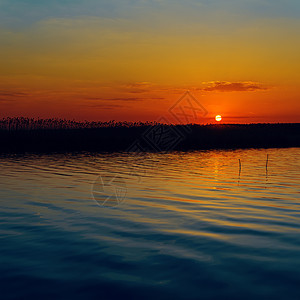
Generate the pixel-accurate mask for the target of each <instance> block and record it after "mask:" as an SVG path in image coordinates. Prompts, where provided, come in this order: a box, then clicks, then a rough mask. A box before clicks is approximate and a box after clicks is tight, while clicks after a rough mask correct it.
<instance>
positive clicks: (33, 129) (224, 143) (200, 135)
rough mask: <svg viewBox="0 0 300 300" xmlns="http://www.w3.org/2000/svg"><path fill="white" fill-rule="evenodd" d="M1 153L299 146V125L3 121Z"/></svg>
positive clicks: (12, 119)
mask: <svg viewBox="0 0 300 300" xmlns="http://www.w3.org/2000/svg"><path fill="white" fill-rule="evenodd" d="M0 141H1V142H0V153H24V152H35V153H51V152H80V151H91V152H112V151H130V150H132V151H134V149H137V148H136V147H131V146H132V145H134V144H136V145H138V149H140V150H142V151H171V150H180V151H187V150H198V149H199V150H200V149H234V148H273V147H299V146H300V123H290V124H288V123H277V124H264V123H261V124H208V125H198V124H189V125H166V124H159V123H156V122H146V123H143V122H116V121H114V120H113V121H109V122H88V121H84V122H77V121H74V120H65V119H34V118H24V117H19V118H4V119H2V120H0Z"/></svg>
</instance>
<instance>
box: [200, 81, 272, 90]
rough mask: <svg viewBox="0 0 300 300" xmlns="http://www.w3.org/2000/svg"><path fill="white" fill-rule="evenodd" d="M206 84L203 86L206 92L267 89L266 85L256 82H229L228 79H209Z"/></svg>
mask: <svg viewBox="0 0 300 300" xmlns="http://www.w3.org/2000/svg"><path fill="white" fill-rule="evenodd" d="M204 84H207V85H208V86H207V87H205V88H203V89H202V90H203V91H206V92H253V91H259V90H267V89H268V87H266V86H264V85H263V84H261V83H258V82H252V81H245V82H229V81H211V82H206V83H204Z"/></svg>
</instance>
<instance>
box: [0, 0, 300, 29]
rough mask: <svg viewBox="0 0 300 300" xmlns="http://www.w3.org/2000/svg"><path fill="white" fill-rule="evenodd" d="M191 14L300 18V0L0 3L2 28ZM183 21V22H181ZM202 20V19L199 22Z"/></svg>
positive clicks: (8, 0)
mask: <svg viewBox="0 0 300 300" xmlns="http://www.w3.org/2000/svg"><path fill="white" fill-rule="evenodd" d="M181 11H182V12H187V11H190V12H191V13H200V14H202V13H203V12H205V13H206V14H208V15H209V14H213V15H215V14H216V13H217V12H219V13H221V14H227V15H231V16H232V15H244V16H245V17H246V16H247V17H249V18H299V17H300V1H299V0H273V1H272V0H201V1H195V0H185V1H182V0H181V1H179V0H148V1H147V0H108V1H103V0H85V1H82V0H80V1H79V0H51V1H49V0H0V24H1V26H2V27H12V28H14V27H23V26H31V25H32V24H34V23H36V22H39V21H42V20H47V19H53V18H78V17H81V16H84V17H87V16H90V17H105V18H120V17H122V18H131V17H135V16H136V14H142V15H143V14H145V15H147V14H149V13H150V14H151V13H152V14H155V13H163V14H165V15H169V14H170V15H172V13H178V14H179V13H180V12H181ZM178 21H179V22H180V20H178ZM200 21H201V20H199V22H200Z"/></svg>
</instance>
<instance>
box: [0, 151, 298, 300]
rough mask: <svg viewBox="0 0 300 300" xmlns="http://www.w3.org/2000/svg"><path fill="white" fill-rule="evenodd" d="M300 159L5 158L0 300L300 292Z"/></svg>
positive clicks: (292, 154) (290, 154) (225, 155)
mask: <svg viewBox="0 0 300 300" xmlns="http://www.w3.org/2000/svg"><path fill="white" fill-rule="evenodd" d="M267 154H269V163H268V169H266V156H267ZM299 155H300V149H297V148H293V149H269V150H236V151H202V152H191V153H172V154H151V155H142V156H135V155H128V154H107V155H105V154H102V155H89V154H81V155H51V156H29V155H28V156H22V157H2V158H0V164H1V175H0V179H1V180H0V186H1V188H0V199H1V200H0V232H1V244H0V287H1V291H0V298H1V299H5V300H7V299H300V288H299V287H300V176H299V175H300V162H299ZM238 159H241V163H242V167H241V170H239V164H238ZM99 176H100V177H99Z"/></svg>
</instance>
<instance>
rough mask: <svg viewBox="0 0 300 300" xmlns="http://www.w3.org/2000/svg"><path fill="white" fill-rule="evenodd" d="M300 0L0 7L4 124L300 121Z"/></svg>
mask: <svg viewBox="0 0 300 300" xmlns="http://www.w3.org/2000/svg"><path fill="white" fill-rule="evenodd" d="M299 53H300V1H299V0H272V1H271V0H200V1H196V0H185V1H182V0H181V1H179V0H172V1H171V0H149V1H147V0H144V1H142V0H109V1H103V0H85V1H79V0H60V1H58V0H51V1H49V0H47V1H46V0H13V1H12V0H0V66H1V68H0V117H7V116H29V117H41V118H44V117H60V118H68V119H73V118H74V119H77V120H111V119H115V120H128V121H145V120H157V119H158V118H159V117H160V116H166V117H167V116H168V114H169V113H168V109H169V108H170V107H171V106H172V105H173V104H174V103H176V101H177V100H178V99H179V98H180V96H181V95H182V94H183V93H184V92H185V91H186V90H190V91H191V92H192V94H193V95H194V96H196V97H197V99H198V100H199V102H200V103H201V104H202V105H203V106H204V107H205V108H206V110H207V111H208V114H207V116H206V117H205V118H202V117H201V118H200V117H199V123H208V122H213V118H214V116H215V115H217V114H221V115H222V116H223V118H224V122H230V123H237V122H238V123H250V122H299V116H300V101H299V100H300V76H299V72H300V54H299Z"/></svg>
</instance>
